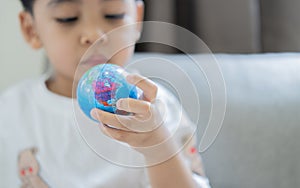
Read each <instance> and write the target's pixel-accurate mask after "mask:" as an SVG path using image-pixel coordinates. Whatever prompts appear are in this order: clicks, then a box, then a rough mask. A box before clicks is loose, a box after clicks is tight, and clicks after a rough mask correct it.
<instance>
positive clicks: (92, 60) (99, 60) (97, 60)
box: [83, 55, 108, 67]
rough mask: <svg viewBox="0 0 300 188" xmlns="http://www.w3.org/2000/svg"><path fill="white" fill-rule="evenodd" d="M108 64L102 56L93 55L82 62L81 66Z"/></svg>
mask: <svg viewBox="0 0 300 188" xmlns="http://www.w3.org/2000/svg"><path fill="white" fill-rule="evenodd" d="M107 62H108V59H107V58H106V57H105V56H103V55H94V56H91V57H89V58H88V59H86V60H85V61H83V65H86V66H88V67H94V66H96V65H99V64H105V63H107Z"/></svg>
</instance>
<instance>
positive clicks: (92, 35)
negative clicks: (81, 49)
mask: <svg viewBox="0 0 300 188" xmlns="http://www.w3.org/2000/svg"><path fill="white" fill-rule="evenodd" d="M97 40H99V42H101V43H105V42H106V41H107V36H106V34H105V32H103V31H102V30H101V29H99V28H96V27H89V28H86V29H85V30H84V32H83V33H82V35H81V37H80V43H81V44H82V45H91V44H93V43H94V42H96V41H97Z"/></svg>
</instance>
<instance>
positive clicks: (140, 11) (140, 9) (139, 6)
mask: <svg viewBox="0 0 300 188" xmlns="http://www.w3.org/2000/svg"><path fill="white" fill-rule="evenodd" d="M144 11H145V10H144V2H143V1H142V0H139V1H136V22H137V36H136V38H137V40H139V39H140V37H141V32H142V29H143V23H142V22H143V20H144Z"/></svg>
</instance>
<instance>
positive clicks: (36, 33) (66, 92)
mask: <svg viewBox="0 0 300 188" xmlns="http://www.w3.org/2000/svg"><path fill="white" fill-rule="evenodd" d="M22 3H23V6H24V8H25V10H24V11H22V12H21V13H20V15H19V19H20V25H21V30H22V33H23V35H24V38H25V40H26V41H27V43H28V44H29V45H30V46H31V47H32V48H33V49H40V48H43V49H44V50H45V52H46V54H47V57H48V58H49V62H50V63H51V66H52V68H53V73H52V74H51V75H50V76H43V77H42V78H41V79H39V80H32V81H27V82H24V83H22V84H20V85H18V86H16V87H14V88H12V89H10V90H8V91H7V92H5V93H4V94H3V95H2V96H1V98H0V104H1V109H0V114H1V116H2V117H1V118H0V126H1V127H0V128H1V135H0V136H1V140H3V142H1V147H2V146H3V148H4V150H3V151H4V152H3V155H2V156H1V158H3V159H4V160H1V163H3V164H1V166H4V167H5V168H2V170H1V174H2V177H5V178H3V179H1V183H0V186H1V187H16V186H17V185H18V184H21V187H128V188H129V187H130V188H132V187H148V186H150V187H153V188H157V187H163V188H166V187H171V188H176V187H180V188H183V187H184V188H188V187H208V186H209V185H208V181H207V180H206V179H205V178H203V177H201V176H203V175H204V174H203V170H202V168H201V163H199V162H198V163H196V164H197V165H198V168H194V169H198V171H197V173H198V175H196V174H194V175H193V173H192V171H191V170H189V168H188V167H187V165H186V164H185V162H184V159H183V157H182V156H181V155H180V154H176V155H174V156H173V157H172V158H170V159H169V160H166V161H163V162H162V163H159V164H156V165H153V166H149V167H147V168H146V171H145V170H144V169H126V168H122V167H119V166H116V165H112V164H110V163H108V162H106V161H104V160H102V159H100V158H99V157H98V156H97V155H96V154H94V153H93V152H92V151H91V150H90V149H89V148H87V146H86V145H85V143H84V142H83V140H82V138H81V137H80V135H79V134H78V132H77V131H76V130H74V126H73V124H74V117H73V116H72V99H71V97H72V86H73V82H74V74H75V71H76V68H77V66H78V63H79V62H80V59H81V57H82V56H83V54H84V53H85V52H86V51H87V49H88V48H89V47H90V46H91V45H92V44H93V43H94V42H96V40H97V39H99V38H101V41H100V42H101V43H103V44H108V43H110V41H111V40H112V39H111V38H110V37H109V36H108V35H107V33H108V32H110V31H112V30H113V29H116V28H118V27H121V26H125V25H128V24H134V23H136V22H140V21H142V19H143V2H142V1H134V0H22ZM128 32H130V33H125V34H124V33H123V34H120V35H118V36H117V37H118V38H117V39H114V40H117V41H120V43H121V42H122V41H124V40H123V39H124V37H126V36H128V35H133V36H136V39H138V37H139V36H140V34H139V33H140V32H141V27H140V26H138V25H137V27H136V28H135V30H130V31H128ZM119 45H120V44H119ZM133 52H134V47H127V48H124V49H123V50H121V51H120V52H118V53H117V54H115V55H113V56H112V57H111V58H109V59H106V56H104V55H103V54H97V55H95V56H91V57H90V58H88V59H87V60H86V63H87V64H89V65H92V64H93V63H94V62H95V61H97V62H98V63H106V62H109V63H112V64H116V65H119V66H124V65H125V63H126V62H127V61H128V60H129V59H130V57H131V55H132V54H133ZM127 80H128V82H130V83H132V84H136V85H137V86H138V87H139V88H140V89H142V90H143V98H142V100H133V99H122V100H119V101H118V103H117V107H118V109H120V110H123V111H128V112H133V114H134V116H133V117H130V118H128V117H126V118H124V117H123V116H118V115H114V114H110V113H107V112H104V111H101V110H98V109H94V110H93V111H92V112H91V115H92V116H93V117H94V118H95V119H97V120H98V121H100V122H102V124H103V125H102V126H100V128H101V131H102V132H103V133H104V134H105V135H107V136H109V137H111V138H112V139H115V140H118V141H121V142H125V143H127V144H128V145H130V146H131V147H132V148H133V149H136V150H137V151H138V152H140V153H141V154H142V155H143V156H144V158H145V161H146V162H149V164H150V163H151V162H152V161H153V160H155V157H156V156H155V155H154V154H153V153H152V152H149V151H145V150H143V149H140V148H144V147H149V146H153V145H156V144H159V143H161V142H162V141H165V140H166V138H169V136H170V133H169V131H168V130H167V129H166V127H165V126H164V123H162V124H159V126H158V125H157V123H156V122H161V121H160V120H161V119H162V118H161V116H162V114H160V113H159V109H158V107H157V106H156V105H155V101H156V98H157V91H158V87H157V86H156V85H155V84H154V83H153V82H151V81H150V80H148V79H145V78H143V77H141V76H139V75H129V76H128V77H127ZM8 101H10V102H9V103H8ZM129 107H130V108H129ZM11 114H13V115H14V116H15V117H11V116H10V115H11ZM122 118H123V119H122ZM120 120H121V121H120ZM125 121H126V122H127V123H128V124H127V125H134V126H136V127H143V126H147V125H149V126H150V127H153V129H151V130H150V131H134V130H132V129H130V127H128V126H127V125H124V124H122V123H121V122H125ZM106 125H111V126H106ZM112 127H114V128H112ZM174 142H175V141H174V140H171V141H169V142H166V144H165V145H164V148H162V149H161V150H160V151H159V152H160V153H162V155H164V153H163V152H171V153H172V152H173V153H175V152H176V150H177V148H176V146H175V144H174ZM104 144H105V143H104ZM193 148H194V146H192V147H191V149H193ZM166 155H167V154H166ZM188 155H192V156H193V157H191V159H194V158H195V157H194V156H197V155H195V150H191V152H190V153H189V154H188ZM17 156H18V161H17ZM196 159H197V160H196V161H199V157H196ZM191 163H194V161H192V162H191ZM17 166H18V167H19V172H18V173H19V174H18V175H17V173H16V169H18V167H17ZM199 169H200V170H199ZM4 170H5V171H4ZM195 172H196V171H195ZM18 176H19V177H20V178H18Z"/></svg>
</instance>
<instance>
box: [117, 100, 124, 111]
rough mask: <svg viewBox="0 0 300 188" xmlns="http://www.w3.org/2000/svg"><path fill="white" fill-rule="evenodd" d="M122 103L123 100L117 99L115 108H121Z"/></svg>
mask: <svg viewBox="0 0 300 188" xmlns="http://www.w3.org/2000/svg"><path fill="white" fill-rule="evenodd" d="M122 103H123V100H122V99H119V100H118V101H117V108H118V109H120V108H122Z"/></svg>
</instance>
